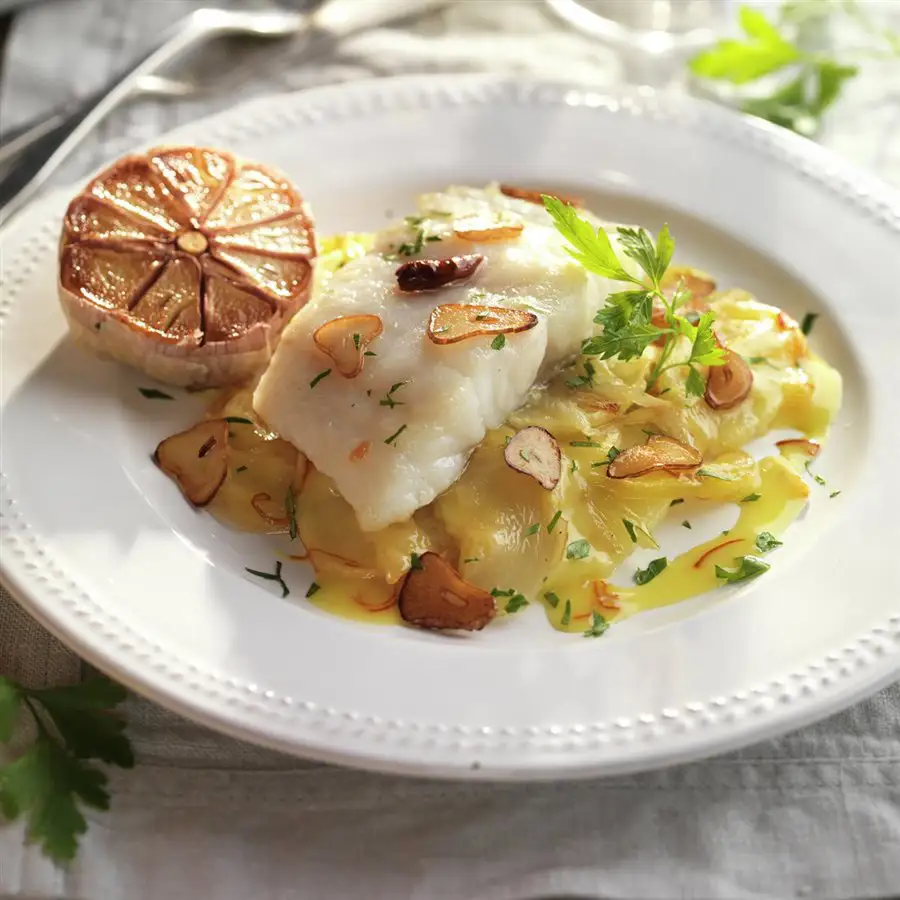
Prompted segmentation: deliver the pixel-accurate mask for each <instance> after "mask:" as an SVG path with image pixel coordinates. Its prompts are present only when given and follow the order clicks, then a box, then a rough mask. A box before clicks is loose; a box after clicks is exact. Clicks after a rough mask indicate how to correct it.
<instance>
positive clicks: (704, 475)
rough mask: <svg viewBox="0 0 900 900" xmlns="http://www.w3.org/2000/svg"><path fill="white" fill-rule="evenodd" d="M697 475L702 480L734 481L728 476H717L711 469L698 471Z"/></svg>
mask: <svg viewBox="0 0 900 900" xmlns="http://www.w3.org/2000/svg"><path fill="white" fill-rule="evenodd" d="M697 475H699V476H700V477H701V478H717V479H718V480H719V481H734V479H733V478H729V477H728V476H727V475H717V474H716V473H715V472H710V470H709V469H697Z"/></svg>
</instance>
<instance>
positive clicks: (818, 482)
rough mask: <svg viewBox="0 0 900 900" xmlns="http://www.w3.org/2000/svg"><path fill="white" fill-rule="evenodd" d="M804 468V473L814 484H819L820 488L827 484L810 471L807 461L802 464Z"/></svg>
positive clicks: (819, 476)
mask: <svg viewBox="0 0 900 900" xmlns="http://www.w3.org/2000/svg"><path fill="white" fill-rule="evenodd" d="M804 468H805V469H806V473H807V474H808V475H809V476H810V478H812V480H813V481H815V483H816V484H820V485H822V487H824V486H825V485H826V484H828V482H827V481H826V480H825V479H824V478H823V477H822V476H821V475H817V474H816V473H815V472H813V470H812V469H810V461H809V460H807V461H806V463H805V464H804Z"/></svg>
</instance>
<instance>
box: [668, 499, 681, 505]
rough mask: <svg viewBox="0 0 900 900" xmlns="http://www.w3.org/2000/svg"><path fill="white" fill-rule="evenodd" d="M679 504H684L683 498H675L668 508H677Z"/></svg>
mask: <svg viewBox="0 0 900 900" xmlns="http://www.w3.org/2000/svg"><path fill="white" fill-rule="evenodd" d="M679 503H684V497H676V498H675V499H674V500H673V501H672V502H671V503H670V504H669V506H678V504H679Z"/></svg>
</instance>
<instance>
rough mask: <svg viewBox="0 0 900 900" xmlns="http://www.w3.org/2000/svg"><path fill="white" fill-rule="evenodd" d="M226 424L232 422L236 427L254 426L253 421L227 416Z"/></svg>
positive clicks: (241, 417)
mask: <svg viewBox="0 0 900 900" xmlns="http://www.w3.org/2000/svg"><path fill="white" fill-rule="evenodd" d="M225 421H226V422H231V423H232V424H234V425H252V424H253V421H252V419H245V418H244V417H243V416H225Z"/></svg>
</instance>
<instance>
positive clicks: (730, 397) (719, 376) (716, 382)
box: [704, 350, 753, 409]
mask: <svg viewBox="0 0 900 900" xmlns="http://www.w3.org/2000/svg"><path fill="white" fill-rule="evenodd" d="M752 387H753V370H752V369H751V368H750V366H748V365H747V363H746V362H745V361H744V358H743V357H742V356H741V355H740V354H739V353H735V352H734V351H733V350H726V351H725V365H723V366H710V369H709V375H708V376H707V379H706V394H705V395H704V399H705V400H706V403H707V405H708V406H710V407H711V408H712V409H731V408H732V407H735V406H737V405H738V404H739V403H742V402H743V401H744V400H746V399H747V397H748V396H749V394H750V389H751V388H752Z"/></svg>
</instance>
